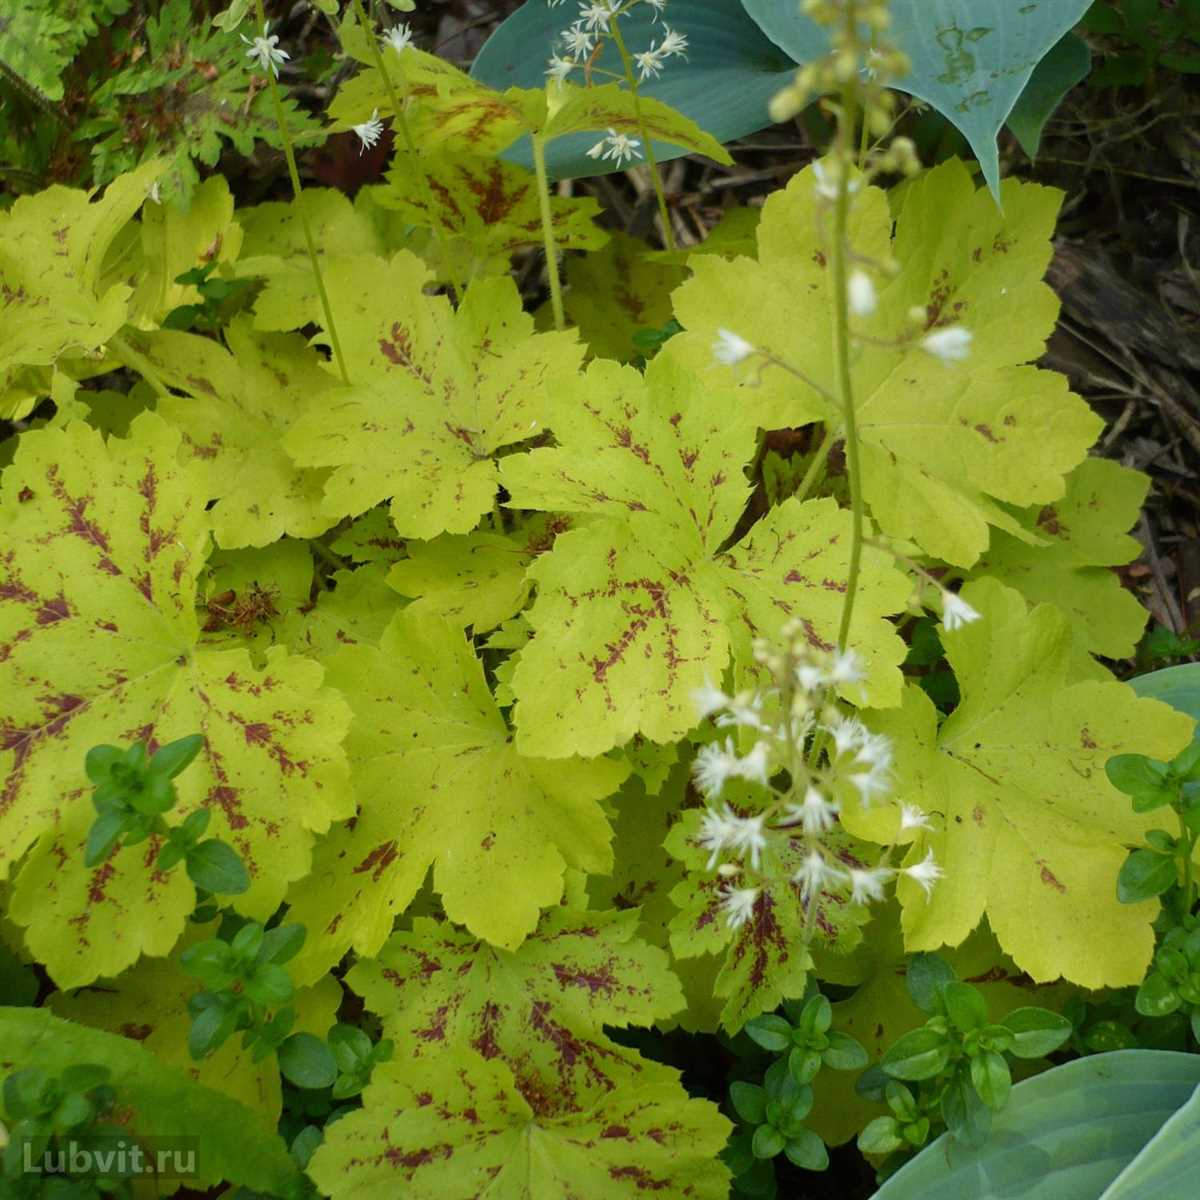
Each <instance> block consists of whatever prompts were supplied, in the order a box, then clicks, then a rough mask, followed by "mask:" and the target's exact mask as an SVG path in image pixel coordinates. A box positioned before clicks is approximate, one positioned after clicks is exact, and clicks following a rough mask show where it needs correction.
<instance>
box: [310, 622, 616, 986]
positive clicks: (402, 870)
mask: <svg viewBox="0 0 1200 1200" xmlns="http://www.w3.org/2000/svg"><path fill="white" fill-rule="evenodd" d="M328 666H329V671H330V675H329V678H330V682H331V683H332V684H333V685H334V686H335V687H340V688H342V689H343V690H344V692H345V694H346V696H347V698H348V699H349V700H350V702H351V704H352V706H353V708H354V713H355V718H356V719H355V723H354V725H353V726H352V728H351V731H350V735H349V737H348V738H347V742H346V748H347V753H348V754H349V756H350V761H351V765H352V768H353V771H354V779H355V787H356V791H357V793H358V799H359V812H358V817H357V819H356V820H355V821H354V822H353V824H352V825H345V826H340V827H339V828H338V829H336V830H334V831H333V833H331V834H330V836H329V837H328V838H327V839H326V840H325V841H324V842H323V843H322V844H321V846H320V847H319V848H318V850H317V854H316V859H315V861H314V866H313V871H312V874H311V876H310V877H309V878H308V879H306V880H304V881H302V882H301V883H300V884H299V885H298V886H297V887H296V888H294V889H293V891H292V893H291V895H290V897H289V901H290V903H291V905H292V910H291V917H292V919H293V920H302V921H304V922H305V924H307V925H308V926H309V928H310V935H309V938H308V941H307V943H306V944H305V947H304V949H303V951H302V952H301V955H300V957H299V958H298V959H297V960H296V969H297V971H298V973H299V976H300V977H304V978H309V977H310V975H309V972H319V971H323V970H326V969H328V967H329V966H330V965H331V964H332V963H334V962H336V961H337V960H338V959H339V958H340V957H341V956H342V954H344V953H345V951H346V950H347V949H349V948H350V947H351V946H353V947H354V949H355V950H357V951H358V953H359V954H360V955H371V954H374V953H375V952H376V951H377V950H378V949H379V947H380V946H381V945H382V944H383V942H384V940H385V939H386V937H387V935H388V933H389V932H390V931H391V927H392V922H393V920H394V918H395V917H396V916H398V915H399V914H400V913H401V912H403V911H404V909H405V908H406V907H407V906H408V903H409V902H410V901H411V900H412V898H413V896H414V895H415V894H416V891H417V888H418V887H420V885H421V882H422V880H423V879H424V878H425V875H426V872H427V871H428V870H429V868H430V867H431V866H432V867H433V886H434V888H435V889H436V891H437V892H438V893H439V894H440V895H441V899H442V904H443V906H444V907H445V910H446V913H447V915H448V916H449V917H450V918H451V919H452V920H454V921H458V922H460V923H462V924H464V925H466V926H467V927H468V928H469V929H470V930H471V931H472V932H473V933H474V934H475V935H476V936H478V937H483V938H486V939H487V940H488V941H490V942H493V943H494V944H496V945H498V946H504V947H507V948H509V949H513V948H515V947H517V946H519V945H520V944H521V941H522V939H523V938H524V937H525V936H526V935H527V934H528V933H529V932H530V931H531V930H532V929H533V928H534V926H535V925H536V924H537V921H538V917H539V914H540V911H541V909H542V908H543V907H545V906H546V905H550V904H555V903H557V902H558V901H559V899H560V898H561V897H562V894H563V874H564V871H565V870H566V868H567V867H575V868H578V869H580V870H585V871H606V870H608V869H609V868H610V867H611V865H612V854H611V851H610V850H609V841H610V840H611V837H612V831H611V829H610V828H609V825H608V821H607V819H606V818H605V816H604V812H603V810H602V809H601V807H600V805H599V803H598V801H599V800H600V799H602V798H603V797H604V796H607V795H609V794H610V793H611V792H613V791H614V790H615V789H616V788H617V787H618V786H619V785H620V783H621V781H622V779H623V778H624V777H625V775H626V774H627V773H628V766H627V764H625V763H622V762H618V761H614V760H609V759H597V760H595V761H594V762H582V761H573V762H554V763H550V762H539V761H538V760H537V759H533V758H527V757H524V756H523V755H520V754H518V753H517V751H516V749H515V748H514V746H513V744H512V740H511V738H510V736H509V731H508V728H507V726H506V725H505V723H504V720H503V718H502V717H501V715H500V712H499V709H497V707H496V704H495V701H494V700H493V699H492V696H491V694H490V693H489V691H488V689H487V685H486V683H485V681H484V676H483V668H482V665H481V664H480V662H479V660H478V659H477V658H476V657H475V652H474V650H473V649H472V646H471V643H470V642H469V641H468V640H467V639H466V637H465V636H464V635H463V632H462V630H461V628H455V627H454V626H451V625H449V624H448V623H447V622H446V621H445V620H444V619H443V618H441V617H439V616H437V615H436V614H432V613H429V612H428V611H424V612H423V611H421V610H420V609H416V608H410V609H408V610H406V611H405V612H403V613H402V614H400V615H399V616H398V617H396V618H395V619H394V620H393V622H392V624H391V625H390V626H389V627H388V629H387V631H386V632H385V634H384V636H383V639H382V640H381V642H380V644H379V647H378V648H374V647H371V646H367V645H360V646H354V647H347V648H346V649H345V650H344V651H343V652H342V653H341V654H339V655H338V656H336V657H335V658H333V659H332V660H331V661H330V662H329V664H328ZM516 879H519V880H520V886H514V883H513V881H514V880H516ZM330 914H332V916H331V915H330ZM314 977H315V976H314Z"/></svg>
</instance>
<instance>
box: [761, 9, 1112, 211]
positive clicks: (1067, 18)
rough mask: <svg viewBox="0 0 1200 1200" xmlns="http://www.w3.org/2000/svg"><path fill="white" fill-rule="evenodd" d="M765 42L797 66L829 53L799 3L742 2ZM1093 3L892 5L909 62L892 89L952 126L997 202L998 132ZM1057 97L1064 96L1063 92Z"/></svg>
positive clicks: (895, 35) (896, 33)
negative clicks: (1041, 65) (930, 109)
mask: <svg viewBox="0 0 1200 1200" xmlns="http://www.w3.org/2000/svg"><path fill="white" fill-rule="evenodd" d="M742 3H743V5H744V7H745V9H746V11H747V12H748V13H749V14H750V15H751V16H752V17H753V18H754V20H755V21H757V22H758V24H759V25H760V26H761V27H762V29H763V31H764V32H765V33H766V34H767V36H768V37H769V38H770V39H771V40H772V41H773V42H775V44H776V45H778V46H780V47H782V48H783V49H784V50H786V51H787V52H788V54H790V55H791V56H792V57H793V58H794V59H796V60H797V61H798V62H809V61H811V60H812V59H814V58H816V57H818V56H819V55H821V54H824V53H825V52H826V51H827V49H828V45H829V43H828V39H827V37H826V35H825V31H824V30H823V29H822V28H821V27H820V26H818V25H816V24H815V23H814V22H813V21H811V20H810V19H809V18H808V17H805V16H802V15H801V13H800V5H799V4H798V3H797V2H796V0H742ZM1089 6H1090V0H892V5H891V14H892V29H891V31H890V36H891V38H892V40H893V41H894V43H895V44H896V45H897V46H899V48H900V49H901V50H903V51H904V52H905V54H907V55H908V57H909V59H910V60H911V62H912V72H911V74H909V75H907V76H905V78H903V79H900V80H897V81H896V83H895V84H894V86H895V87H896V88H898V89H899V90H900V91H903V92H909V93H910V94H911V95H913V96H916V97H917V98H918V99H921V100H925V101H927V102H928V103H929V104H932V105H933V107H934V108H936V109H937V110H938V112H940V113H942V114H943V115H944V116H945V117H946V118H947V120H949V121H950V122H951V123H952V124H954V125H955V126H957V127H958V128H959V129H960V130H961V131H962V133H963V135H964V136H965V137H966V139H967V141H968V142H970V144H971V149H972V150H974V151H975V156H976V157H977V158H978V159H979V162H980V165H981V166H982V167H983V174H984V178H985V179H986V180H987V182H988V186H989V187H990V188H991V190H992V193H993V195H995V197H996V199H997V200H999V199H1000V160H999V156H998V154H997V150H996V134H997V133H999V131H1000V127H1001V126H1002V125H1003V124H1004V122H1005V120H1006V119H1007V118H1008V115H1009V113H1010V112H1012V110H1013V106H1014V105H1015V104H1016V103H1017V100H1018V98H1019V97H1020V95H1021V93H1022V90H1023V89H1024V87H1025V85H1026V84H1027V83H1028V82H1029V79H1030V76H1032V75H1033V72H1034V69H1035V68H1036V67H1037V65H1038V63H1039V62H1040V61H1041V60H1042V59H1043V58H1044V57H1045V56H1046V55H1047V54H1048V53H1049V52H1050V51H1051V50H1052V49H1053V48H1054V46H1055V45H1056V43H1057V42H1058V40H1059V39H1060V38H1061V37H1062V36H1063V35H1064V34H1065V33H1066V32H1067V31H1068V30H1069V29H1070V28H1071V27H1072V26H1073V25H1074V24H1075V23H1076V22H1077V21H1078V20H1079V19H1080V17H1082V16H1083V14H1084V13H1085V12H1086V11H1087V9H1088V7H1089ZM1060 94H1061V93H1060Z"/></svg>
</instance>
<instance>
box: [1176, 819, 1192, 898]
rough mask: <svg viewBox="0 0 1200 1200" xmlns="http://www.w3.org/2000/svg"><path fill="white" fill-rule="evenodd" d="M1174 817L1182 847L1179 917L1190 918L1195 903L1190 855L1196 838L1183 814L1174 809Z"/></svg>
mask: <svg viewBox="0 0 1200 1200" xmlns="http://www.w3.org/2000/svg"><path fill="white" fill-rule="evenodd" d="M1175 811H1176V815H1177V816H1178V817H1179V840H1180V842H1181V843H1182V844H1183V846H1184V856H1183V912H1182V913H1181V914H1180V916H1181V917H1189V916H1191V913H1192V909H1193V908H1195V906H1196V902H1195V900H1194V899H1193V897H1192V888H1193V886H1194V884H1193V880H1192V874H1193V872H1192V855H1193V854H1194V853H1195V851H1196V838H1195V835H1194V834H1193V833H1192V831H1191V830H1190V829H1189V828H1188V826H1187V822H1186V821H1185V820H1184V819H1183V813H1182V812H1181V811H1180V810H1179V809H1176V810H1175Z"/></svg>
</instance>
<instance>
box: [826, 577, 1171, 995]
mask: <svg viewBox="0 0 1200 1200" xmlns="http://www.w3.org/2000/svg"><path fill="white" fill-rule="evenodd" d="M964 596H965V598H966V600H967V601H968V603H970V604H971V605H972V606H973V607H974V608H975V609H976V610H977V611H978V612H980V613H981V614H982V620H979V621H975V622H973V623H971V624H969V625H967V626H965V627H963V628H961V629H958V630H956V631H954V632H951V633H943V634H942V642H943V644H944V646H945V650H946V657H947V658H948V659H949V662H950V665H951V667H952V668H953V669H954V673H955V675H956V676H957V678H958V682H959V686H960V688H961V689H962V702H961V704H960V705H959V706H958V708H957V709H955V711H954V712H953V713H952V714H951V715H950V717H949V718H948V719H947V720H946V721H945V723H944V724H943V725H942V726H941V728H940V729H938V714H937V712H936V711H935V709H934V707H933V704H932V702H931V701H930V700H929V699H928V697H927V696H926V695H925V693H924V692H922V691H921V690H920V689H919V688H916V687H910V688H909V689H908V691H907V693H906V694H905V698H904V705H903V708H902V709H901V710H899V711H892V712H878V713H873V714H871V716H870V718H869V724H870V725H871V728H873V729H878V730H879V731H880V732H883V733H886V734H889V735H891V736H892V737H893V739H894V741H895V746H896V791H897V793H898V794H899V795H902V796H903V797H904V798H905V800H906V801H907V802H909V803H911V804H916V805H917V806H918V807H920V808H922V809H924V810H925V811H927V812H929V813H931V814H934V822H935V830H934V831H933V832H930V833H927V834H922V836H921V838H920V839H919V840H918V841H917V842H916V843H914V845H913V848H912V850H911V851H910V854H909V860H911V861H917V860H919V859H920V858H922V857H923V856H924V854H925V852H926V850H927V849H932V850H933V854H934V858H935V859H936V861H937V863H938V864H939V865H940V866H941V868H942V869H943V870H944V871H945V877H944V878H942V879H939V880H938V881H937V883H936V884H935V886H934V888H933V892H932V895H931V896H930V897H929V898H926V896H925V894H924V892H922V890H921V889H920V888H919V887H918V885H917V884H916V883H915V882H914V881H912V880H910V879H907V878H902V879H901V880H900V881H899V884H898V888H897V891H898V894H899V896H900V900H901V903H902V905H903V909H904V933H905V942H906V944H907V945H908V947H909V949H910V950H936V949H937V948H938V947H940V946H943V945H950V946H953V945H957V944H958V943H959V942H961V941H962V940H963V939H964V938H965V937H966V936H967V934H968V933H970V932H971V930H972V929H974V928H975V926H976V925H978V924H979V921H980V919H981V918H982V917H983V916H984V915H985V913H986V915H987V918H988V923H989V924H990V925H991V928H992V930H993V932H994V933H995V934H996V937H997V938H998V939H999V942H1000V945H1001V947H1002V948H1003V949H1004V951H1005V953H1007V954H1009V955H1011V956H1012V958H1013V960H1014V961H1015V962H1016V964H1017V965H1018V966H1019V967H1021V968H1022V969H1023V970H1024V971H1026V972H1028V974H1029V975H1030V976H1031V977H1032V978H1033V979H1035V980H1038V981H1045V980H1051V979H1055V978H1057V977H1058V976H1060V975H1061V976H1063V977H1065V978H1066V979H1069V980H1071V981H1072V982H1075V983H1078V984H1081V985H1082V986H1084V987H1088V988H1100V987H1124V986H1126V985H1128V984H1135V983H1138V982H1140V980H1141V979H1142V976H1143V975H1144V973H1145V969H1146V966H1147V964H1148V962H1149V960H1150V955H1151V952H1152V950H1153V948H1154V931H1153V929H1152V928H1151V924H1150V923H1151V921H1153V919H1154V916H1155V914H1156V912H1157V911H1158V905H1157V903H1156V902H1155V901H1148V902H1145V903H1142V904H1120V903H1119V902H1118V901H1117V893H1116V882H1115V881H1116V878H1117V872H1118V871H1119V870H1120V868H1121V864H1122V863H1123V862H1124V860H1125V855H1126V851H1125V849H1124V847H1125V846H1132V845H1137V844H1139V843H1140V842H1141V840H1142V837H1143V834H1144V832H1145V830H1146V829H1147V828H1150V827H1151V826H1153V825H1154V824H1156V821H1155V819H1154V814H1143V815H1139V814H1137V813H1135V812H1133V810H1132V809H1131V808H1130V807H1129V801H1128V798H1127V797H1125V796H1122V795H1121V794H1120V793H1119V792H1118V791H1117V790H1116V789H1115V788H1114V787H1113V786H1112V785H1111V784H1110V783H1109V782H1108V779H1107V777H1106V775H1105V773H1104V764H1105V762H1106V761H1107V760H1108V759H1109V758H1111V757H1112V756H1113V755H1114V754H1123V753H1138V754H1147V755H1150V756H1151V757H1155V758H1160V759H1164V760H1169V759H1170V758H1171V757H1172V756H1173V755H1174V754H1176V753H1177V752H1178V751H1179V750H1181V749H1182V748H1183V747H1184V746H1186V745H1187V744H1188V741H1189V740H1190V738H1191V733H1192V724H1193V722H1192V721H1191V719H1190V718H1188V717H1185V716H1183V715H1182V714H1180V713H1175V712H1173V711H1172V710H1170V709H1169V708H1167V707H1166V706H1165V705H1162V704H1159V703H1157V702H1154V701H1147V700H1140V699H1138V698H1137V697H1136V696H1135V695H1134V694H1133V692H1132V691H1130V690H1129V689H1128V688H1127V687H1126V686H1125V685H1124V684H1120V683H1116V682H1099V681H1097V680H1094V679H1088V680H1084V681H1083V682H1079V681H1078V680H1079V675H1078V672H1077V670H1076V668H1075V664H1076V662H1077V657H1076V656H1077V654H1078V651H1077V649H1076V645H1075V641H1074V637H1073V634H1072V630H1071V625H1070V623H1069V621H1068V620H1067V619H1066V618H1065V617H1064V616H1063V615H1062V613H1060V612H1059V611H1058V610H1057V609H1055V608H1053V607H1051V606H1050V605H1045V604H1044V605H1041V606H1040V607H1038V608H1035V609H1033V610H1032V611H1029V610H1028V608H1027V606H1026V604H1025V602H1024V600H1022V599H1021V597H1020V595H1019V594H1018V593H1016V592H1014V591H1012V590H1011V589H1009V588H1006V587H1004V586H1003V585H1001V584H999V583H997V582H995V581H994V580H990V579H983V580H980V581H978V582H977V583H973V584H970V585H968V587H967V588H966V589H964ZM843 817H844V820H845V822H846V823H847V824H849V825H850V826H851V828H859V827H862V828H863V832H864V833H865V834H866V835H867V836H871V834H870V830H869V824H870V820H871V817H872V812H870V811H868V812H866V813H863V814H860V815H858V816H855V814H852V813H849V812H847V813H844V814H843ZM906 861H907V860H906Z"/></svg>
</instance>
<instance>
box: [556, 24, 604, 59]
mask: <svg viewBox="0 0 1200 1200" xmlns="http://www.w3.org/2000/svg"><path fill="white" fill-rule="evenodd" d="M562 43H563V46H564V47H565V48H566V52H567V53H568V54H569V55H570V56H571V57H572V58H573V59H574V60H575V61H576V62H581V61H582V60H583V59H585V58H587V56H588V55H589V54H591V52H592V47H593V46H594V45H595V44H596V38H595V35H594V34H591V33H588V31H587V30H586V29H584V27H583V26H582V25H581V24H580V23H579V22H578V21H576V22H575V24H574V25H572V26H571V27H570V28H569V29H564V30H563V32H562Z"/></svg>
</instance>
